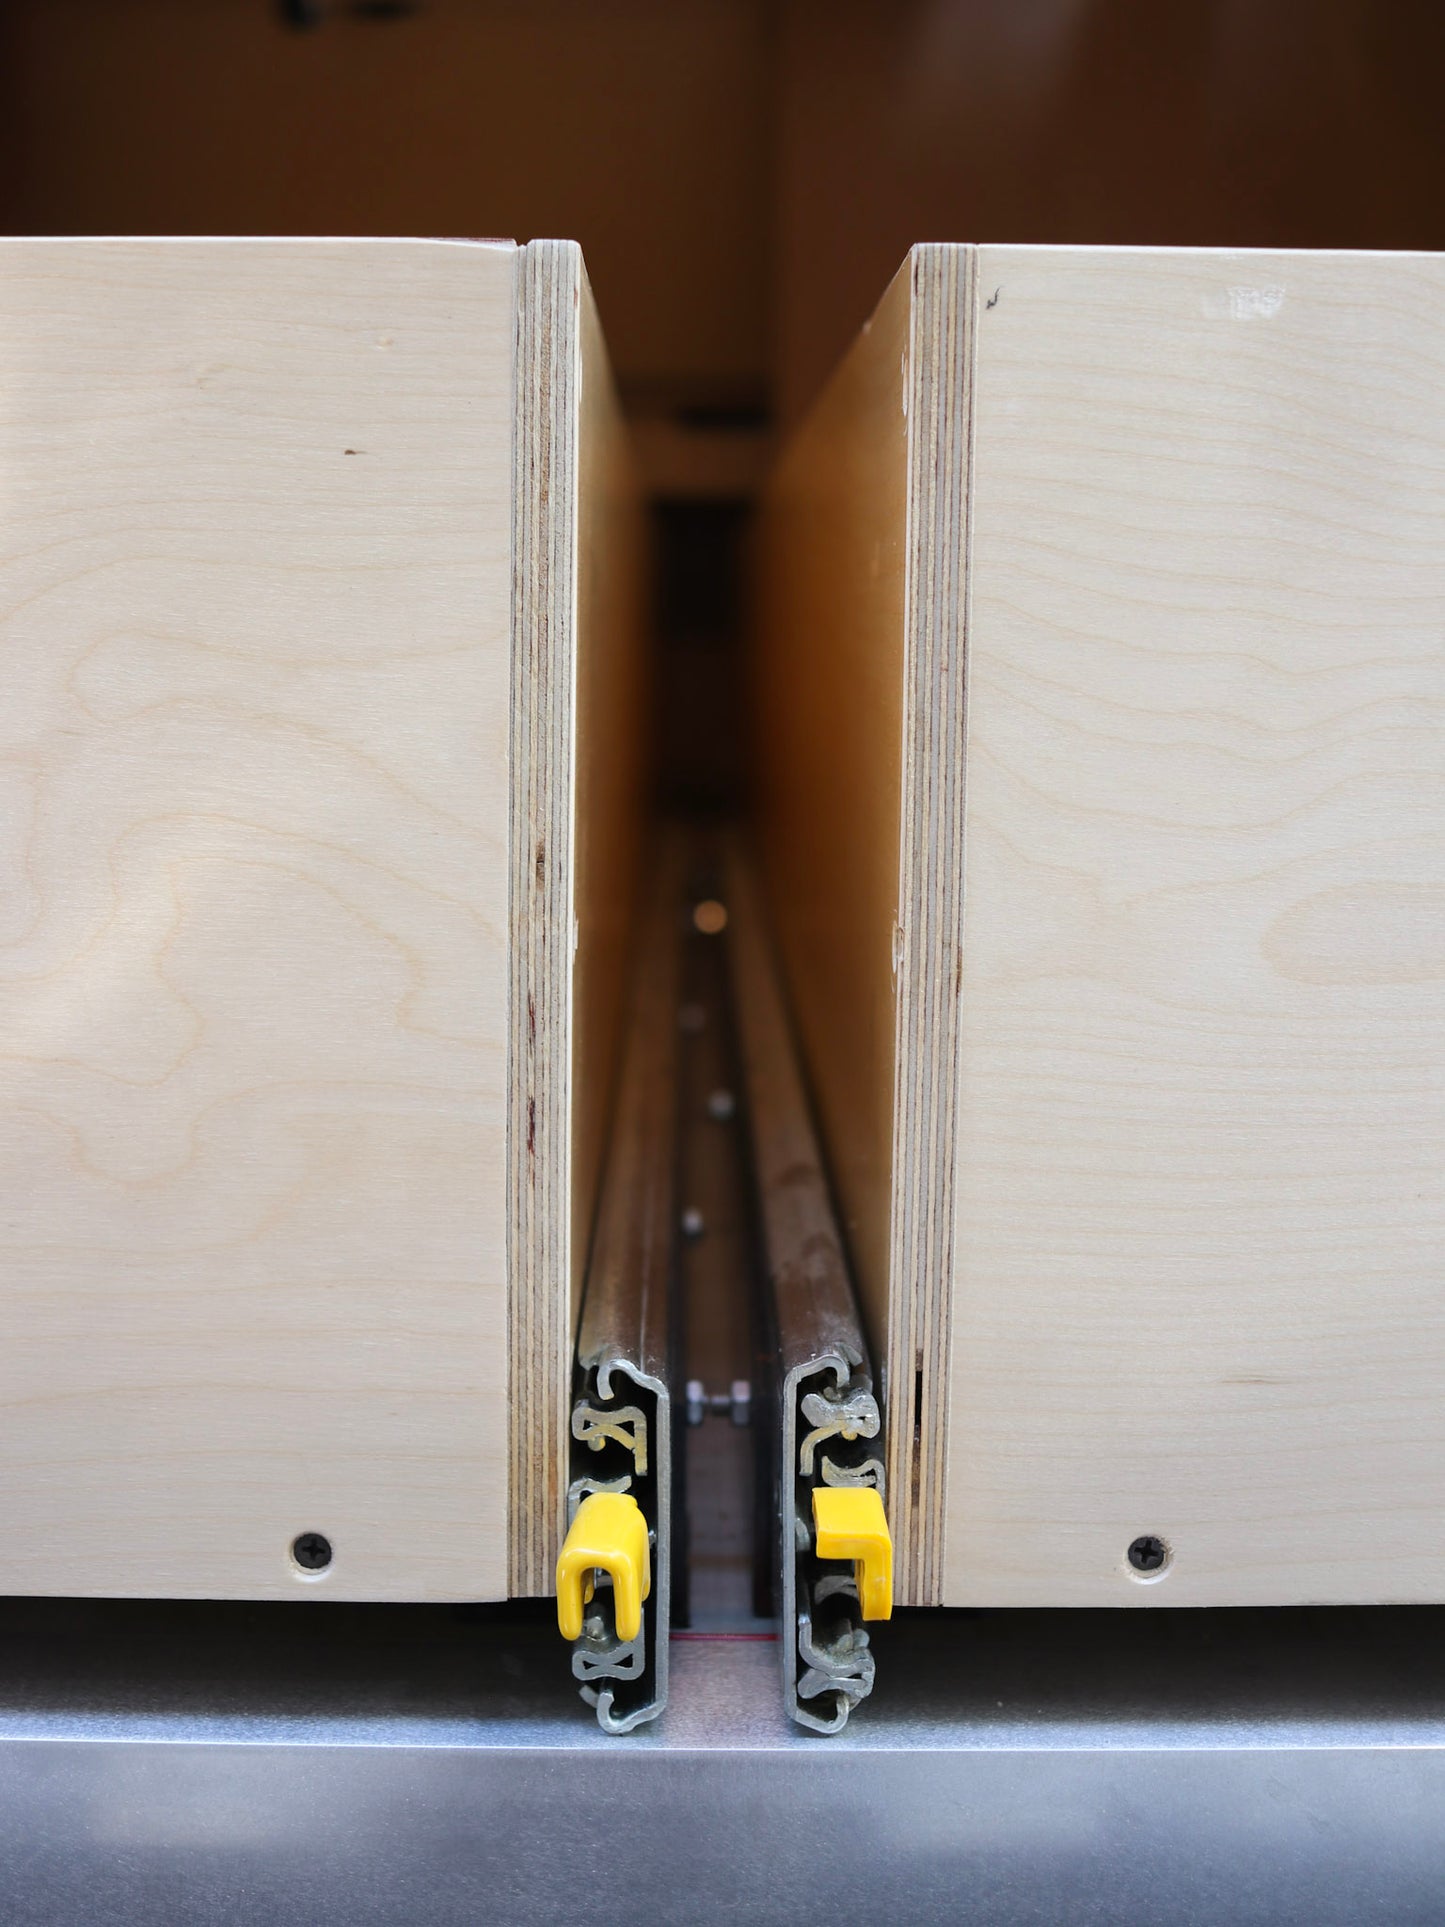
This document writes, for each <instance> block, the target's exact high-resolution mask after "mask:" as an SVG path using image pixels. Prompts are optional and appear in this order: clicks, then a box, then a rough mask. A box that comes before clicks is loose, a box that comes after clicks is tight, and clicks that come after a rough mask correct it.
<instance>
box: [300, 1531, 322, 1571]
mask: <svg viewBox="0 0 1445 1927" xmlns="http://www.w3.org/2000/svg"><path fill="white" fill-rule="evenodd" d="M291 1557H292V1558H293V1559H294V1560H295V1561H296V1563H297V1565H298V1566H300V1568H301V1570H302V1571H303V1572H325V1570H326V1568H327V1567H328V1566H329V1565H330V1564H331V1541H330V1540H329V1539H328V1538H327V1537H326V1536H325V1535H324V1534H323V1533H320V1532H302V1533H299V1534H298V1535H297V1537H296V1538H294V1539H293V1540H292V1541H291Z"/></svg>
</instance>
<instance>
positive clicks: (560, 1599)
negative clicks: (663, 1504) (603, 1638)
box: [557, 1492, 652, 1639]
mask: <svg viewBox="0 0 1445 1927" xmlns="http://www.w3.org/2000/svg"><path fill="white" fill-rule="evenodd" d="M599 1569H600V1570H601V1571H603V1572H610V1573H611V1575H612V1599H613V1613H614V1615H615V1620H616V1626H617V1637H618V1638H619V1639H636V1637H637V1635H638V1634H639V1633H640V1632H641V1631H642V1602H643V1600H644V1599H646V1597H647V1595H648V1594H649V1593H650V1592H651V1591H652V1561H651V1559H650V1558H649V1556H648V1547H647V1521H646V1519H644V1518H643V1516H642V1508H641V1507H640V1506H639V1505H638V1503H637V1501H636V1499H634V1498H633V1497H632V1495H631V1493H630V1492H593V1493H590V1494H589V1495H588V1496H587V1498H585V1499H584V1500H583V1501H582V1503H581V1505H579V1506H578V1508H577V1516H576V1518H575V1519H574V1520H573V1521H572V1525H571V1529H570V1530H569V1532H568V1534H567V1537H566V1539H565V1540H564V1541H563V1544H562V1554H561V1557H560V1558H559V1559H558V1561H557V1624H558V1625H559V1626H560V1627H561V1629H562V1637H563V1639H580V1638H581V1637H582V1606H583V1587H584V1585H585V1587H586V1597H587V1598H588V1599H590V1598H591V1597H592V1575H593V1573H594V1572H596V1571H598V1570H599Z"/></svg>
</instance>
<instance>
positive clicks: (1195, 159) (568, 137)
mask: <svg viewBox="0 0 1445 1927" xmlns="http://www.w3.org/2000/svg"><path fill="white" fill-rule="evenodd" d="M296 4H297V5H298V6H299V7H300V8H301V9H302V10H304V9H305V6H306V5H307V4H309V5H310V6H311V8H312V10H313V11H314V12H315V13H316V14H318V15H319V16H320V17H319V22H318V24H316V25H315V26H314V27H312V28H310V29H309V30H299V29H298V28H296V27H294V26H288V25H287V24H286V22H285V20H284V18H283V12H282V8H281V7H280V6H279V5H278V4H277V0H3V4H0V231H8V232H11V233H54V234H83V233H96V234H104V233H139V234H145V233H182V234H194V233H222V234H224V233H302V234H304V233H327V232H330V233H342V234H355V233H372V234H387V233H393V234H413V233H415V234H448V235H510V236H514V237H516V238H517V239H519V240H525V239H530V238H532V237H534V236H538V235H566V236H571V237H575V238H576V239H578V240H580V241H581V242H582V245H583V248H584V250H585V252H586V256H587V261H588V265H589V269H590V271H591V275H592V279H593V283H594V286H595V287H596V290H597V296H598V300H599V303H600V306H601V309H602V314H603V318H604V323H605V325H606V328H607V332H608V336H609V339H610V342H611V346H612V351H613V356H614V360H615V362H616V366H617V370H618V374H619V377H620V380H621V383H622V387H623V391H624V396H625V398H626V400H627V403H628V406H629V409H630V411H631V412H632V414H633V416H634V419H635V421H636V422H637V424H638V427H639V431H640V432H639V447H640V450H641V453H642V459H643V466H644V472H645V473H646V475H647V477H648V479H649V483H650V486H651V488H652V492H653V494H654V495H655V496H656V497H657V498H658V499H659V501H661V502H665V503H668V504H670V506H668V507H666V508H664V509H661V510H660V511H659V518H660V519H659V533H660V536H661V541H660V544H659V555H660V566H661V574H660V583H659V587H660V596H661V613H662V617H663V622H662V629H663V634H664V638H665V640H666V642H667V644H668V648H667V653H666V656H665V659H664V660H665V674H664V676H663V678H662V689H663V704H662V716H663V728H662V732H661V733H662V745H663V749H664V763H665V766H666V767H668V768H670V769H671V772H672V773H671V776H670V778H669V779H668V782H669V788H670V790H671V791H673V792H674V793H676V794H678V795H685V796H687V797H689V798H691V800H694V801H707V800H709V799H713V800H725V799H726V798H727V797H728V796H729V794H730V793H732V792H733V791H735V789H736V784H737V779H738V767H737V759H736V745H737V730H736V728H735V726H734V725H735V720H736V700H735V695H734V688H735V679H734V678H733V676H732V672H731V649H730V643H731V638H732V637H733V635H734V634H735V632H736V626H737V625H736V586H737V558H738V555H739V553H740V543H741V541H742V538H743V520H742V517H741V515H740V512H739V510H738V507H737V503H738V502H739V501H740V500H744V499H745V498H746V497H747V496H748V495H749V493H750V492H751V491H752V489H753V488H754V487H755V485H756V482H757V479H758V477H759V475H760V474H761V472H762V469H763V466H764V464H765V462H766V458H767V452H768V443H769V431H770V429H771V428H772V427H773V426H775V425H776V424H779V423H781V424H786V423H787V422H788V421H790V420H791V419H793V418H794V417H795V416H796V414H797V412H798V411H799V409H800V408H801V407H802V406H803V405H804V404H805V402H806V400H807V399H808V397H809V396H810V395H811V394H812V393H813V392H814V391H815V390H816V388H817V387H818V385H819V383H820V382H821V381H822V379H823V378H824V376H825V375H826V373H827V370H828V369H829V367H830V366H831V365H832V363H833V362H834V360H836V358H837V356H838V355H839V353H840V352H841V351H842V349H843V348H844V347H845V346H846V344H847V342H848V340H849V339H850V338H851V336H852V335H853V333H854V332H855V330H856V329H857V327H858V326H859V324H860V323H861V322H862V321H863V319H864V318H865V317H866V315H867V314H868V312H869V310H870V308H871V307H872V305H873V303H874V302H875V301H876V299H877V297H878V295H879V294H880V292H881V291H882V289H883V287H884V285H885V283H886V282H887V280H888V278H889V276H890V275H891V274H892V272H893V270H894V269H895V267H896V266H897V264H898V262H899V261H900V260H901V259H902V257H903V254H904V252H905V250H906V249H907V248H908V246H909V245H910V243H912V242H913V241H916V240H961V241H1015V242H1018V241H1073V242H1115V243H1123V242H1138V243H1149V242H1153V243H1178V244H1184V243H1198V244H1207V245H1241V246H1281V247H1303V246H1315V247H1413V248H1438V247H1441V246H1442V245H1445V194H1442V188H1445V110H1442V95H1445V86H1442V82H1445V4H1442V0H414V4H412V5H410V6H406V5H397V4H395V0H391V3H390V4H388V3H387V0H296Z"/></svg>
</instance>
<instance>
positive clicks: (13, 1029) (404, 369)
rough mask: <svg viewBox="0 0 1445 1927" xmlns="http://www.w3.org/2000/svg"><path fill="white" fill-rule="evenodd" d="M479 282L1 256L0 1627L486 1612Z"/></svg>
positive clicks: (502, 361) (489, 519)
mask: <svg viewBox="0 0 1445 1927" xmlns="http://www.w3.org/2000/svg"><path fill="white" fill-rule="evenodd" d="M514 258H515V250H513V249H512V248H511V247H510V246H507V247H497V246H476V245H463V244H446V243H417V242H376V243H370V242H337V243H326V242H307V243H286V242H269V241H261V242H250V241H242V242H232V241H225V242H123V241H116V242H106V241H99V242H52V243H45V242H38V243H35V242H11V243H5V244H4V245H3V247H0V676H3V682H4V702H3V704H0V789H3V794H4V799H5V807H4V808H3V810H0V1145H3V1151H0V1174H3V1175H0V1468H3V1469H0V1591H4V1592H11V1593H20V1592H53V1593H130V1594H172V1595H178V1596H188V1595H215V1594H229V1595H233V1596H237V1597H252V1598H257V1597H287V1596H293V1595H294V1596H311V1597H323V1596H331V1597H345V1598H377V1599H382V1598H413V1599H445V1598H462V1597H466V1598H487V1597H494V1596H498V1595H501V1594H502V1593H504V1592H505V1590H506V1533H505V1526H506V1458H507V1417H506V1398H505V1385H506V1358H507V1345H506V1274H505V1263H506V1250H505V1222H506V1194H505V1161H504V1142H505V1128H506V1115H505V1103H506V1020H507V994H508V992H507V915H508V895H507V892H508V815H509V788H508V776H507V769H508V747H507V736H508V713H509V640H510V537H511V408H512V377H511V361H512V347H513V315H514ZM306 1531H314V1532H319V1533H324V1534H325V1535H327V1536H328V1537H329V1538H330V1539H331V1541H332V1543H333V1547H334V1559H333V1562H332V1564H331V1565H330V1567H329V1568H328V1569H327V1570H326V1571H325V1572H324V1573H323V1574H322V1575H320V1576H319V1577H311V1576H307V1575H305V1574H303V1573H301V1572H300V1570H299V1569H298V1568H297V1567H296V1566H295V1565H294V1564H293V1563H292V1561H291V1558H290V1556H289V1547H290V1544H291V1541H292V1539H293V1536H294V1535H296V1534H298V1533H302V1532H306Z"/></svg>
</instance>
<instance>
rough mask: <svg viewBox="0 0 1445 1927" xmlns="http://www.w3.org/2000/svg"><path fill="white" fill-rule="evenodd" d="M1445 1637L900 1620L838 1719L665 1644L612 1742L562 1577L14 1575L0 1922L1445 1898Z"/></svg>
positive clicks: (685, 1647)
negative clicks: (205, 1596) (529, 1584)
mask: <svg viewBox="0 0 1445 1927" xmlns="http://www.w3.org/2000/svg"><path fill="white" fill-rule="evenodd" d="M1442 1635H1445V1613H1442V1612H1441V1611H1439V1610H1437V1609H1434V1608H1428V1609H1427V1608H1384V1609H1376V1610H1373V1611H1339V1610H1316V1611H1313V1612H1309V1611H1294V1612H1280V1613H1266V1612H1238V1613H1220V1612H1215V1613H1188V1612H1165V1611H1160V1612H1157V1613H1149V1614H1136V1613H1129V1614H1123V1613H1120V1614H1096V1613H1069V1614H1045V1613H996V1614H971V1615H965V1614H927V1615H924V1614H919V1615H901V1616H900V1617H899V1618H898V1619H897V1620H896V1621H895V1622H894V1623H892V1624H891V1625H889V1626H886V1627H881V1628H880V1629H879V1645H880V1677H881V1678H882V1679H883V1680H884V1681H885V1684H884V1686H882V1687H880V1690H879V1692H878V1694H877V1695H876V1696H875V1698H874V1699H873V1700H871V1701H870V1702H869V1703H868V1705H867V1706H866V1707H865V1708H864V1709H862V1710H861V1711H860V1713H859V1714H858V1716H857V1717H856V1718H855V1720H854V1721H852V1722H851V1723H850V1724H849V1726H848V1728H847V1730H846V1731H845V1732H844V1733H842V1734H841V1735H839V1736H838V1737H836V1738H833V1739H820V1738H814V1737H811V1736H809V1735H807V1734H805V1733H803V1732H801V1731H800V1730H799V1729H797V1728H796V1727H794V1726H792V1725H791V1724H790V1723H789V1722H788V1721H787V1719H786V1718H785V1717H784V1715H783V1711H782V1702H781V1694H780V1690H779V1682H778V1667H777V1653H776V1648H775V1646H774V1644H773V1643H772V1642H771V1641H767V1640H728V1639H710V1638H699V1639H687V1638H683V1639H679V1640H677V1641H676V1642H675V1643H674V1647H673V1668H674V1685H673V1697H672V1704H671V1705H670V1706H669V1708H668V1711H667V1713H666V1715H665V1717H664V1718H663V1719H662V1720H661V1721H660V1722H659V1723H658V1724H657V1725H656V1726H655V1727H647V1728H643V1729H640V1730H639V1731H638V1732H636V1733H634V1734H632V1735H628V1736H626V1737H624V1738H620V1739H619V1738H608V1737H606V1736H604V1735H603V1734H602V1733H601V1732H600V1731H599V1730H598V1728H597V1726H596V1725H595V1723H594V1722H593V1721H592V1720H591V1719H590V1717H589V1716H588V1714H587V1712H586V1709H585V1708H583V1707H581V1706H580V1705H579V1704H578V1702H577V1700H576V1698H575V1696H574V1694H573V1692H572V1690H571V1685H570V1681H568V1680H567V1679H566V1677H565V1673H564V1672H563V1669H560V1668H559V1667H558V1666H557V1663H556V1659H557V1654H556V1647H557V1645H558V1641H557V1638H556V1633H555V1630H553V1629H551V1628H549V1626H548V1624H547V1614H546V1610H545V1608H539V1609H537V1610H532V1609H518V1608H516V1607H511V1608H504V1609H503V1608H499V1609H495V1610H493V1609H469V1610H466V1611H463V1612H451V1611H447V1610H446V1609H435V1608H418V1609H410V1608H393V1607H345V1606H334V1607H333V1606H324V1607H323V1606H310V1605H297V1606H269V1607H265V1606H263V1607H256V1606H214V1607H205V1606H194V1605H188V1606H184V1607H161V1608H157V1607H154V1606H149V1605H148V1606H138V1605H132V1604H129V1603H108V1604H104V1603H103V1604H97V1603H95V1602H85V1603H83V1604H82V1603H79V1602H64V1601H62V1602H49V1603H48V1604H46V1603H44V1602H38V1601H25V1602H13V1603H12V1602H6V1603H5V1604H3V1606H0V1918H3V1920H4V1921H5V1922H6V1923H16V1924H17V1927H18V1924H19V1923H30V1922H47V1923H49V1922H76V1921H92V1920H94V1921H106V1922H115V1923H139V1922H147V1923H149V1922H160V1921H167V1922H170V1921H186V1922H192V1921H194V1922H206V1923H209V1922H218V1923H220V1922H224V1923H232V1922H237V1923H240V1922H246V1923H250V1922H269V1921H281V1920H286V1921H288V1922H305V1923H312V1922H315V1923H331V1922H343V1921H344V1922H351V1923H372V1922H396V1921H419V1922H437V1923H451V1922H478V1921H483V1920H486V1921H502V1922H509V1921H517V1922H532V1921H538V1922H540V1921H547V1922H553V1921H556V1920H558V1919H560V1918H563V1917H571V1916H574V1915H577V1914H579V1913H580V1912H581V1911H582V1910H584V1909H585V1910H587V1911H588V1912H590V1913H592V1914H593V1915H596V1914H598V1913H602V1914H605V1915H607V1916H612V1915H615V1914H616V1915H621V1916H623V1917H624V1918H626V1919H628V1920H631V1921H654V1920H656V1921H702V1920H707V1921H720V1922H730V1921H755V1922H769V1921H784V1920H786V1921H789V1922H791V1923H796V1922H797V1921H798V1920H799V1919H800V1918H804V1917H807V1916H810V1915H818V1916H827V1915H839V1916H841V1917H843V1918H846V1919H848V1920H850V1921H854V1920H856V1921H867V1920H870V1919H871V1920H885V1919H886V1920H888V1921H906V1922H914V1921H918V1922H926V1921H966V1922H973V1921H978V1922H989V1923H1010V1922H1015V1921H1018V1922H1023V1921H1030V1922H1036V1921H1059V1922H1070V1923H1075V1922H1095V1921H1098V1922H1103V1921H1110V1922H1114V1921H1119V1920H1122V1919H1130V1920H1139V1921H1148V1922H1174V1921H1178V1922H1212V1921H1230V1922H1256V1921H1299V1922H1310V1923H1332V1922H1345V1921H1350V1922H1359V1921H1374V1920H1379V1921H1390V1922H1415V1921H1420V1922H1425V1921H1430V1922H1434V1921H1440V1920H1442V1919H1445V1659H1442V1651H1445V1637H1442ZM884 1666H886V1672H882V1671H881V1668H882V1667H884Z"/></svg>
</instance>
